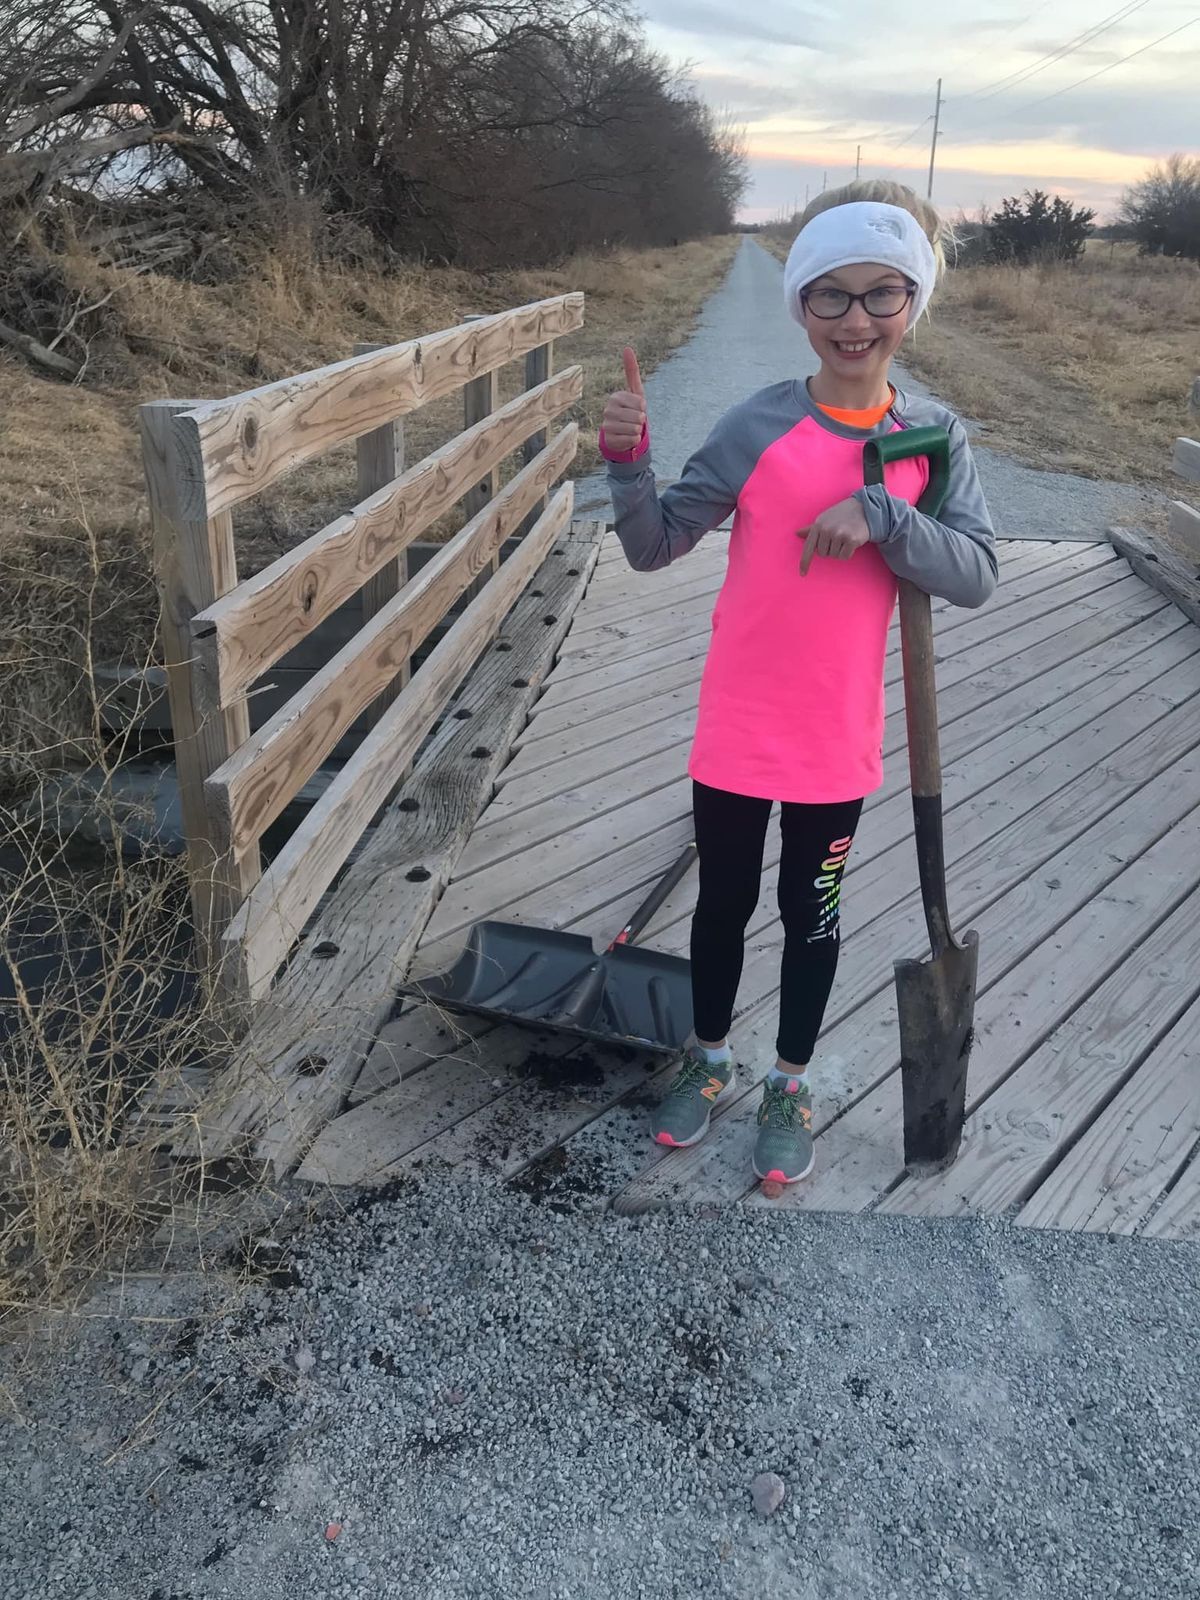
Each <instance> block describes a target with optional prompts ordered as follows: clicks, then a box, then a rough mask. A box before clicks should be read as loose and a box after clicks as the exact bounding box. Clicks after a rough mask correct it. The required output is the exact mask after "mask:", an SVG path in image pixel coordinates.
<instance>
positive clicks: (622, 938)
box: [605, 840, 696, 954]
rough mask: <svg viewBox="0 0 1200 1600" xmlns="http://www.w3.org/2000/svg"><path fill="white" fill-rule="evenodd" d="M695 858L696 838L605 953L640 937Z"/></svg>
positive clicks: (670, 867) (689, 868) (671, 866)
mask: <svg viewBox="0 0 1200 1600" xmlns="http://www.w3.org/2000/svg"><path fill="white" fill-rule="evenodd" d="M695 859H696V843H695V840H693V841H692V843H691V844H689V845H688V847H687V849H686V850H685V851H684V852H683V854H682V855H681V856H680V857H679V859H678V860H677V861H675V862H672V864H671V865H670V866H669V867H668V868H667V870H666V872H665V873H664V874H663V875H662V877H661V878H660V879H659V880H658V882H657V883H656V884H655V885H654V887H653V889H651V891H650V893H649V894H648V895H647V896H646V898H645V899H644V900H643V901H642V903H641V905H640V906H639V907H638V908H637V910H636V911H635V912H634V913H633V915H632V916H631V917H630V919H629V921H628V922H627V923H626V924H625V926H624V927H623V928H622V929H621V931H620V933H619V934H618V935H617V937H616V938H615V939H614V940H613V942H612V943H611V944H610V945H609V947H608V951H606V952H605V954H608V952H609V951H612V950H615V949H616V948H617V946H618V945H623V944H632V943H633V942H634V940H635V939H637V938H638V936H639V935H640V934H641V932H642V931H643V929H644V928H645V927H646V924H647V923H648V922H649V921H650V918H651V917H652V916H653V915H654V913H655V912H656V911H657V910H658V908H659V906H661V905H662V903H663V901H664V900H665V899H666V898H667V896H668V895H669V894H670V893H671V890H672V889H674V887H675V885H676V884H677V883H679V882H681V880H682V879H684V878H685V877H687V875H688V873H689V872H690V871H691V869H692V862H693V861H695Z"/></svg>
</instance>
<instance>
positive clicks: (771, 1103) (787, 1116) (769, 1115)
mask: <svg viewBox="0 0 1200 1600" xmlns="http://www.w3.org/2000/svg"><path fill="white" fill-rule="evenodd" d="M790 1083H791V1084H796V1088H794V1089H791V1088H789V1087H788V1085H789V1084H790ZM815 1161H816V1155H815V1154H814V1152H813V1136H812V1095H811V1094H810V1093H806V1092H805V1091H803V1090H802V1089H801V1088H800V1087H799V1080H798V1079H796V1078H789V1079H785V1080H784V1081H783V1082H780V1083H773V1082H772V1081H771V1079H770V1078H768V1079H767V1080H766V1082H765V1083H764V1084H763V1097H762V1105H761V1106H759V1108H758V1138H757V1139H756V1140H755V1142H754V1174H755V1176H756V1177H758V1178H761V1179H763V1180H764V1182H765V1181H768V1180H770V1181H772V1182H775V1183H799V1181H800V1179H801V1178H807V1177H808V1175H809V1173H810V1172H811V1171H812V1169H813V1163H814V1162H815Z"/></svg>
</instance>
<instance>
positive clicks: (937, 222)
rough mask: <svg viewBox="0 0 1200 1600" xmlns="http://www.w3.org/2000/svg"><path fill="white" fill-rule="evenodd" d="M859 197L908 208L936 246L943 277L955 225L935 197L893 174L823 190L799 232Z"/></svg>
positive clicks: (939, 273)
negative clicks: (945, 218) (925, 195)
mask: <svg viewBox="0 0 1200 1600" xmlns="http://www.w3.org/2000/svg"><path fill="white" fill-rule="evenodd" d="M856 200H872V201H874V202H875V203H876V204H877V205H884V206H899V207H900V209H901V211H907V212H908V214H909V216H910V217H915V218H916V220H917V224H918V226H919V227H920V228H921V231H922V232H923V233H924V235H925V237H926V238H927V239H928V240H929V243H930V244H931V245H932V247H933V257H934V260H935V261H936V262H937V275H938V277H939V278H940V277H941V276H942V274H943V273H944V272H945V270H946V247H947V245H949V246H951V248H953V247H954V245H955V244H956V242H957V241H956V239H955V235H954V229H953V228H952V227H951V226H950V225H949V223H947V222H945V221H943V220H942V218H941V217H940V216H939V215H938V212H937V207H936V206H935V205H934V204H933V202H932V201H931V200H923V199H922V198H921V196H920V195H919V194H917V192H916V191H915V190H914V189H910V188H909V187H908V185H907V184H904V183H895V182H894V181H893V180H892V179H891V178H859V179H858V180H857V181H856V182H855V183H846V184H843V185H842V187H841V188H840V189H827V190H826V191H825V192H824V194H819V195H818V196H817V197H816V199H815V200H813V201H811V202H810V204H809V205H808V207H807V208H806V210H805V212H804V214H803V216H802V217H801V218H800V223H799V226H798V227H797V229H796V231H797V233H799V232H800V231H801V230H802V229H803V228H804V227H805V226H806V224H808V223H810V222H811V221H812V219H813V218H814V217H819V216H820V215H821V213H822V212H823V211H832V209H833V208H834V206H848V205H853V204H854V202H855V201H856Z"/></svg>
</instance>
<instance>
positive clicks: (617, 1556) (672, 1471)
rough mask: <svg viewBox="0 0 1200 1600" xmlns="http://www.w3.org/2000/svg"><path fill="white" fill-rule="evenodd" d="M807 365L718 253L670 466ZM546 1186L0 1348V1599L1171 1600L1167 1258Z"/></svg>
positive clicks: (225, 1273) (771, 295)
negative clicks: (63, 1333)
mask: <svg viewBox="0 0 1200 1600" xmlns="http://www.w3.org/2000/svg"><path fill="white" fill-rule="evenodd" d="M748 309H749V310H750V311H751V312H752V313H753V315H752V316H751V317H748V316H747V311H748ZM801 348H802V343H801V342H800V341H799V337H798V335H797V334H796V332H795V331H794V330H793V329H792V328H791V325H790V324H788V323H787V321H786V319H785V318H784V316H783V313H782V311H781V310H780V308H779V306H778V268H777V266H776V264H775V263H773V262H772V261H771V260H770V258H769V257H767V256H766V255H765V254H764V253H763V252H762V251H761V250H759V249H758V248H757V247H756V246H754V245H752V244H750V243H747V245H746V246H744V247H743V249H742V250H741V252H740V253H739V255H738V257H737V260H736V262H735V266H734V269H733V272H732V274H731V276H730V278H729V280H728V282H727V284H726V285H725V287H724V288H723V289H722V290H721V291H720V292H719V293H718V294H717V295H716V296H714V298H713V300H712V302H711V303H710V305H709V307H708V309H707V311H706V313H705V317H704V320H703V324H702V326H701V329H700V331H699V333H698V335H697V337H696V340H695V341H694V342H693V344H692V345H689V346H688V348H687V349H686V350H684V351H682V352H681V353H680V354H679V355H678V356H677V357H675V358H674V359H673V360H672V361H671V362H669V363H668V364H667V365H666V366H664V367H663V368H662V369H660V371H659V372H658V373H656V374H655V375H654V376H653V377H652V378H651V380H650V395H651V405H652V407H653V408H654V416H655V436H656V444H657V451H658V466H659V469H660V471H662V472H663V473H664V475H667V474H669V473H671V472H674V471H677V470H678V467H679V465H680V464H681V462H682V460H683V458H684V456H685V454H686V452H687V451H688V450H689V449H690V448H691V447H692V446H693V444H694V443H695V441H696V439H697V438H700V437H703V434H704V431H705V429H706V428H707V426H708V424H709V422H710V421H711V419H712V417H713V416H715V415H716V413H717V412H718V411H719V410H720V409H721V408H722V407H723V406H724V405H725V404H726V403H727V401H728V399H729V398H730V397H732V396H733V395H734V394H737V393H745V392H748V391H749V390H750V389H752V388H753V387H755V386H756V385H759V384H761V383H765V382H768V381H770V380H771V379H772V378H774V377H776V376H778V375H779V374H780V371H781V370H782V371H785V372H786V371H787V370H790V368H791V365H792V358H793V356H794V354H795V352H796V351H797V350H800V349H801ZM714 352H717V353H719V356H720V360H719V361H717V362H716V363H714V360H713V354H714ZM781 363H783V365H782V369H781ZM714 372H717V373H719V374H720V380H721V384H720V390H719V392H718V391H717V390H716V389H715V388H714V387H713V378H712V375H713V373H714ZM983 464H984V470H985V472H987V473H989V474H992V475H994V476H993V478H992V483H991V487H992V490H993V493H995V483H996V482H997V481H1000V482H1002V483H1007V484H1009V485H1010V487H1011V494H1010V496H1009V498H1008V499H1007V500H1004V501H1002V502H1000V503H999V504H998V505H997V509H998V510H999V511H1000V515H1001V518H1002V519H1003V517H1004V515H1005V508H1006V507H1009V506H1012V505H1015V504H1016V496H1017V495H1018V494H1019V493H1029V494H1032V493H1033V492H1034V490H1033V489H1032V488H1029V489H1025V488H1023V487H1022V486H1023V485H1024V484H1025V483H1026V480H1032V481H1033V482H1035V483H1036V484H1037V485H1038V486H1039V487H1038V489H1037V493H1038V504H1039V508H1040V509H1041V510H1042V511H1045V510H1046V508H1047V507H1050V508H1051V509H1052V508H1053V504H1059V502H1058V501H1057V500H1056V497H1055V493H1054V492H1053V490H1052V489H1051V488H1049V487H1048V486H1047V485H1048V481H1049V478H1048V475H1044V474H1032V473H1027V472H1026V471H1025V469H1023V468H1020V467H1018V466H1015V465H1014V464H1013V463H1011V462H1009V461H1007V460H1004V459H1002V458H999V457H995V456H991V455H990V454H986V453H985V454H984V458H983ZM995 475H998V477H997V476H995ZM1084 492H1086V493H1087V494H1089V495H1091V496H1094V497H1102V496H1105V495H1110V494H1113V493H1116V491H1113V490H1110V489H1109V487H1108V486H1105V485H1094V484H1086V485H1082V486H1081V485H1079V484H1078V483H1072V486H1071V492H1070V505H1071V507H1072V508H1074V510H1073V512H1070V511H1069V508H1068V507H1067V506H1066V505H1065V503H1064V504H1061V505H1060V508H1059V512H1058V513H1056V514H1061V516H1063V517H1066V516H1067V515H1068V514H1076V515H1077V514H1078V503H1079V502H1078V496H1079V495H1081V494H1083V493H1084ZM1093 503H1094V504H1095V505H1097V506H1098V505H1099V504H1100V500H1099V498H1097V499H1095V500H1094V502H1093ZM1111 503H1113V504H1115V502H1111ZM1112 514H1113V513H1112V511H1111V510H1110V511H1104V512H1103V513H1102V515H1103V516H1108V515H1112ZM1097 515H1101V513H1100V512H1097ZM574 1174H575V1168H570V1169H569V1170H568V1171H567V1173H566V1175H565V1177H563V1176H561V1175H560V1177H558V1178H555V1179H554V1180H553V1181H550V1182H548V1183H547V1184H546V1186H545V1187H539V1186H537V1185H529V1186H527V1187H526V1188H524V1189H518V1190H513V1191H504V1192H491V1191H486V1190H478V1191H477V1190H475V1189H474V1188H472V1187H470V1186H468V1185H466V1184H459V1183H446V1182H442V1183H437V1182H434V1181H430V1180H427V1181H425V1182H424V1183H422V1184H406V1185H403V1186H399V1187H397V1188H395V1189H393V1190H391V1191H387V1192H383V1193H381V1194H379V1195H375V1196H366V1197H359V1198H355V1197H353V1196H349V1197H348V1196H345V1195H339V1196H337V1197H334V1199H333V1200H331V1201H330V1202H329V1203H328V1205H327V1211H328V1213H329V1214H328V1217H327V1220H325V1221H323V1222H321V1223H319V1224H314V1225H310V1226H309V1227H308V1228H307V1229H304V1230H301V1231H300V1232H299V1233H298V1234H297V1235H296V1236H295V1237H294V1238H293V1239H291V1240H290V1241H289V1240H284V1241H283V1243H282V1245H272V1244H262V1245H256V1246H255V1248H254V1249H253V1250H252V1251H251V1252H249V1254H250V1255H251V1257H252V1259H253V1261H254V1270H255V1273H256V1274H257V1275H258V1279H257V1281H256V1282H255V1283H254V1284H253V1286H252V1287H250V1288H249V1290H247V1291H246V1292H245V1293H244V1294H242V1295H241V1296H240V1297H238V1296H235V1295H232V1294H230V1292H229V1271H230V1269H229V1268H228V1267H225V1268H218V1269H217V1270H215V1271H209V1272H208V1273H206V1274H195V1275H191V1274H188V1273H182V1274H179V1275H176V1276H174V1277H173V1278H172V1279H170V1280H169V1281H165V1282H164V1281H161V1280H159V1279H157V1278H154V1277H138V1276H134V1277H131V1278H129V1279H128V1280H126V1281H124V1282H122V1283H120V1284H114V1285H113V1286H112V1287H111V1288H110V1289H108V1290H106V1291H105V1292H104V1293H103V1294H101V1295H100V1296H98V1297H97V1298H96V1299H95V1300H94V1302H93V1303H92V1304H91V1305H90V1306H89V1308H88V1309H89V1312H90V1316H89V1317H88V1318H87V1319H86V1320H85V1321H84V1322H83V1323H82V1326H81V1327H80V1328H79V1329H78V1330H77V1333H76V1334H74V1335H73V1340H74V1342H73V1344H72V1347H71V1349H70V1351H69V1353H64V1352H63V1351H62V1350H58V1351H57V1353H54V1354H46V1353H43V1354H42V1355H41V1356H40V1358H39V1361H38V1363H37V1365H36V1367H35V1368H34V1369H33V1370H30V1368H29V1367H28V1366H27V1365H23V1364H22V1361H21V1360H20V1359H19V1357H20V1351H19V1350H18V1349H17V1348H16V1347H10V1348H8V1349H7V1350H0V1401H4V1400H6V1399H7V1400H9V1401H11V1410H10V1409H9V1408H8V1407H6V1406H5V1405H0V1416H2V1417H3V1419H4V1420H3V1425H2V1426H3V1438H2V1439H0V1493H2V1494H3V1498H4V1503H5V1507H6V1514H5V1519H4V1520H5V1528H4V1537H3V1539H0V1600H10V1597H11V1600H27V1597H34V1596H36V1597H38V1600H42V1597H47V1600H210V1597H211V1600H217V1597H228V1600H276V1597H278V1600H391V1597H396V1600H666V1597H670V1596H675V1595H686V1596H688V1597H689V1600H692V1597H697V1600H707V1597H717V1596H720V1597H733V1600H741V1597H746V1600H750V1597H753V1600H912V1597H915V1596H922V1597H923V1596H946V1597H955V1600H957V1597H960V1596H963V1597H969V1596H986V1597H992V1596H997V1597H999V1596H1004V1597H1005V1600H1024V1597H1030V1600H1035V1597H1036V1600H1058V1597H1060V1596H1062V1597H1067V1596H1069V1597H1071V1600H1116V1597H1121V1596H1130V1597H1137V1600H1174V1597H1176V1596H1184V1595H1189V1596H1192V1595H1196V1594H1197V1593H1200V1542H1198V1531H1197V1530H1198V1529H1200V1437H1198V1433H1197V1423H1196V1418H1197V1416H1200V1250H1198V1249H1197V1248H1196V1247H1195V1246H1194V1245H1190V1244H1165V1243H1161V1242H1157V1241H1149V1240H1141V1241H1139V1240H1129V1239H1108V1238H1104V1237H1087V1236H1071V1235H1059V1234H1051V1233H1037V1232H1031V1231H1026V1230H1019V1229H1016V1228H1013V1227H1011V1226H1009V1225H1008V1224H1006V1223H1001V1222H994V1221H993V1222H986V1223H982V1222H981V1223H976V1222H953V1223H929V1222H920V1221H909V1220H906V1219H893V1218H885V1217H810V1216H806V1215H804V1214H792V1215H787V1216H784V1215H772V1214H770V1213H768V1212H761V1211H743V1210H740V1209H735V1210H728V1211H717V1210H716V1209H715V1208H707V1207H701V1208H699V1209H693V1210H690V1211H672V1212H664V1213H658V1214H654V1215H650V1216H645V1217H638V1218H632V1219H622V1218H617V1217H614V1216H612V1215H611V1214H608V1213H605V1212H602V1211H599V1210H597V1209H595V1205H594V1203H595V1200H596V1197H597V1195H599V1194H601V1193H603V1192H607V1191H606V1189H605V1188H604V1186H603V1185H602V1184H597V1185H596V1186H595V1188H594V1189H591V1190H589V1187H588V1185H587V1182H586V1175H585V1181H584V1182H583V1184H582V1185H580V1184H579V1181H578V1179H577V1178H576V1177H575V1176H574ZM573 1184H574V1186H575V1187H574V1190H573V1188H572V1185H573ZM244 1253H245V1252H243V1254H244Z"/></svg>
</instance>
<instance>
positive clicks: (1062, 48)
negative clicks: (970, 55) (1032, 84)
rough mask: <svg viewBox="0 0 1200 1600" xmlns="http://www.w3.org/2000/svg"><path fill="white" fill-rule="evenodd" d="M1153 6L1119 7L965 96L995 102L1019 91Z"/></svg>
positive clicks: (1140, 2) (1142, 0) (1135, 2)
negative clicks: (1009, 93)
mask: <svg viewBox="0 0 1200 1600" xmlns="http://www.w3.org/2000/svg"><path fill="white" fill-rule="evenodd" d="M1148 4H1149V0H1131V3H1130V4H1127V5H1124V6H1121V7H1119V8H1118V9H1117V10H1116V11H1114V12H1111V13H1110V14H1109V15H1108V16H1107V17H1103V18H1102V19H1101V20H1100V21H1099V22H1097V23H1095V24H1093V25H1092V26H1091V27H1088V28H1085V29H1084V30H1083V32H1082V33H1078V34H1076V35H1075V37H1074V38H1072V39H1068V40H1067V42H1066V44H1063V45H1059V46H1058V47H1057V48H1056V49H1054V50H1052V51H1050V53H1049V54H1048V55H1044V56H1040V57H1039V58H1038V60H1037V61H1034V62H1032V63H1031V64H1030V65H1029V66H1027V67H1018V68H1017V69H1016V70H1015V71H1014V72H1010V73H1007V74H1006V75H1005V76H1004V77H1003V78H997V79H996V81H995V82H994V83H989V84H985V85H984V87H983V88H982V89H977V90H976V91H975V93H974V94H970V95H967V96H965V99H967V100H992V99H994V98H995V96H996V95H998V94H1004V93H1005V92H1006V91H1007V90H1009V89H1015V88H1016V86H1017V84H1019V83H1024V82H1025V80H1026V79H1027V78H1032V77H1035V76H1036V75H1037V74H1038V73H1039V72H1044V71H1045V70H1046V68H1047V67H1049V66H1053V65H1054V63H1055V62H1056V61H1062V60H1064V59H1065V58H1066V57H1067V56H1070V55H1074V54H1075V52H1076V51H1077V50H1082V49H1083V47H1084V45H1088V44H1091V43H1092V41H1093V40H1094V39H1098V38H1099V37H1100V35H1101V34H1102V33H1107V32H1108V31H1109V29H1110V28H1115V27H1117V26H1118V25H1119V24H1120V23H1122V22H1124V21H1125V19H1126V18H1127V17H1131V16H1133V14H1134V12H1135V11H1141V10H1142V8H1143V7H1144V6H1146V5H1148Z"/></svg>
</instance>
